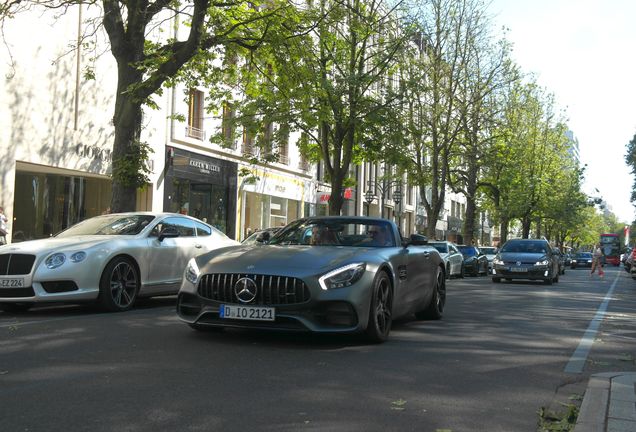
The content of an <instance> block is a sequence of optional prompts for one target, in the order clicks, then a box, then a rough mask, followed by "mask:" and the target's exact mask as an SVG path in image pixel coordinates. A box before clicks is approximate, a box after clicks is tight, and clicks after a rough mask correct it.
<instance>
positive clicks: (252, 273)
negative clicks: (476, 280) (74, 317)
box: [177, 216, 446, 342]
mask: <svg viewBox="0 0 636 432" xmlns="http://www.w3.org/2000/svg"><path fill="white" fill-rule="evenodd" d="M268 237H269V236H268V235H267V233H264V234H263V235H262V237H260V238H259V241H258V242H257V243H256V244H254V245H240V246H236V247H230V248H224V249H220V250H216V251H212V252H209V253H207V254H203V255H200V256H198V257H196V258H193V259H191V260H190V262H189V263H188V265H187V267H186V269H185V274H184V278H183V283H182V285H181V289H180V291H179V295H178V298H177V312H178V315H179V317H180V319H181V320H182V321H184V322H186V323H187V324H189V325H190V326H191V327H192V328H194V329H196V330H209V329H220V328H224V327H240V328H253V329H273V330H285V331H309V332H322V333H359V332H365V333H366V336H367V337H368V338H369V339H370V340H371V341H373V342H383V341H385V340H386V339H387V338H388V336H389V332H390V330H391V322H392V320H393V319H396V318H400V317H405V316H409V315H415V317H416V318H418V319H426V318H430V319H439V318H441V317H442V312H443V310H444V303H445V300H446V285H445V283H446V279H445V275H444V263H443V261H442V259H441V257H440V255H439V253H438V252H437V250H436V249H435V248H433V247H430V246H427V245H426V243H427V242H426V237H424V236H420V235H416V234H414V235H412V236H411V237H410V238H408V239H403V238H402V237H401V235H400V233H399V230H398V228H397V226H396V225H395V224H394V223H393V222H390V221H388V220H385V219H377V218H368V217H361V216H358V217H354V216H351V217H349V216H325V217H310V218H304V219H299V220H296V221H294V222H292V223H290V224H288V225H287V226H285V227H284V228H283V229H282V230H280V231H278V232H277V233H276V234H275V235H274V236H272V237H271V238H268Z"/></svg>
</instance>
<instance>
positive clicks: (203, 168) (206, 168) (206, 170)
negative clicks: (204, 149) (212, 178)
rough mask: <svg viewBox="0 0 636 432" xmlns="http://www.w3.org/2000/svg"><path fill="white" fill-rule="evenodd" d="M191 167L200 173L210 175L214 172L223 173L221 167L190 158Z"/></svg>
mask: <svg viewBox="0 0 636 432" xmlns="http://www.w3.org/2000/svg"><path fill="white" fill-rule="evenodd" d="M190 166H191V167H193V168H197V169H198V170H199V172H201V173H203V174H210V173H212V172H221V167H220V166H218V165H215V164H213V163H210V162H206V161H202V160H200V159H192V158H190Z"/></svg>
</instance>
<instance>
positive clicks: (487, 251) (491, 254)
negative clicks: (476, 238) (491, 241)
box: [479, 246, 498, 271]
mask: <svg viewBox="0 0 636 432" xmlns="http://www.w3.org/2000/svg"><path fill="white" fill-rule="evenodd" d="M479 250H480V251H482V252H483V254H484V255H486V258H488V270H489V271H491V270H492V260H493V259H494V258H495V255H497V251H498V249H497V248H496V247H492V246H481V247H480V248H479Z"/></svg>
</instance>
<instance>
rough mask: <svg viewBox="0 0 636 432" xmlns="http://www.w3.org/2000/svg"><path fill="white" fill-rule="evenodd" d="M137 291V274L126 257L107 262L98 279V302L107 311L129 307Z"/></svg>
mask: <svg viewBox="0 0 636 432" xmlns="http://www.w3.org/2000/svg"><path fill="white" fill-rule="evenodd" d="M138 292H139V274H138V272H137V268H136V267H135V265H134V264H133V263H132V262H131V261H130V260H129V259H127V258H124V257H117V258H115V259H113V260H112V261H111V262H109V263H108V265H107V266H106V268H105V269H104V273H102V278H101V279H100V281H99V298H98V301H99V304H100V306H101V307H102V308H104V309H105V310H107V311H109V312H121V311H125V310H128V309H130V308H131V307H132V306H133V304H134V303H135V300H136V299H137V293H138Z"/></svg>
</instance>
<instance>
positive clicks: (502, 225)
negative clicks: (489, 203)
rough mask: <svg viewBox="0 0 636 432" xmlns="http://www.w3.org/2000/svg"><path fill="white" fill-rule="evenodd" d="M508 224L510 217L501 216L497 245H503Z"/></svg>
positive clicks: (506, 236) (506, 235) (505, 240)
mask: <svg viewBox="0 0 636 432" xmlns="http://www.w3.org/2000/svg"><path fill="white" fill-rule="evenodd" d="M509 224H510V219H509V218H508V217H507V216H502V217H501V223H500V226H499V246H500V247H501V246H503V244H504V243H505V242H507V241H508V225H509Z"/></svg>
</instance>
